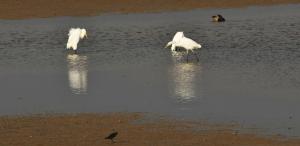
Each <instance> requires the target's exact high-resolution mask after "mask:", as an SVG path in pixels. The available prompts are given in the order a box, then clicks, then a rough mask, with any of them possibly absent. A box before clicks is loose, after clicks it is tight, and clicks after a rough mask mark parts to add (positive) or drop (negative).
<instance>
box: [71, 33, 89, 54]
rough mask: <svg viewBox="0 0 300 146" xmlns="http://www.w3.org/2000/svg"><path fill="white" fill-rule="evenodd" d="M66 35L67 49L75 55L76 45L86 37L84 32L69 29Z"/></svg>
mask: <svg viewBox="0 0 300 146" xmlns="http://www.w3.org/2000/svg"><path fill="white" fill-rule="evenodd" d="M68 35H69V39H68V43H67V49H71V48H72V49H73V50H74V51H75V53H77V44H78V42H79V40H80V39H83V38H84V37H87V33H86V30H85V29H81V28H71V29H70V31H69V34H68Z"/></svg>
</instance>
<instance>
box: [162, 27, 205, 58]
mask: <svg viewBox="0 0 300 146" xmlns="http://www.w3.org/2000/svg"><path fill="white" fill-rule="evenodd" d="M169 46H171V50H172V51H175V49H176V47H182V48H184V49H185V50H186V53H187V58H186V60H187V61H188V59H189V51H192V53H194V49H199V48H201V45H200V44H198V43H197V42H195V41H194V40H192V39H190V38H187V37H185V36H184V34H183V32H177V33H176V34H175V35H174V37H173V40H172V41H170V42H168V44H167V45H166V47H165V48H167V47H169ZM194 55H195V56H196V57H197V60H198V61H199V58H198V56H197V55H196V54H194Z"/></svg>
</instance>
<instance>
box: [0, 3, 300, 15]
mask: <svg viewBox="0 0 300 146" xmlns="http://www.w3.org/2000/svg"><path fill="white" fill-rule="evenodd" d="M299 2H300V0H222V1H219V0H209V1H207V0H184V1H183V0H164V1H161V0H77V1H75V0H64V1H61V0H48V1H45V0H22V1H21V0H12V1H9V0H6V1H2V2H1V5H0V18H1V19H24V18H40V17H53V16H90V15H99V14H101V13H107V12H121V13H135V12H160V11H171V10H188V9H196V8H211V7H217V8H226V7H244V6H251V5H273V4H291V3H299Z"/></svg>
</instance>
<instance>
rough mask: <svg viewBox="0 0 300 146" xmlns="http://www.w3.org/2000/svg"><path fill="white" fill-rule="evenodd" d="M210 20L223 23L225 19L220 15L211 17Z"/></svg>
mask: <svg viewBox="0 0 300 146" xmlns="http://www.w3.org/2000/svg"><path fill="white" fill-rule="evenodd" d="M211 18H212V21H213V22H225V18H224V17H223V16H222V15H220V14H218V15H214V16H211Z"/></svg>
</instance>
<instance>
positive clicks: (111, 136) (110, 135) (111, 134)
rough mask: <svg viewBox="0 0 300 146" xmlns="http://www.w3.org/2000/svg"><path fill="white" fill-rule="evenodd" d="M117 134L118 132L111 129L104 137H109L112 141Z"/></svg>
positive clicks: (112, 141)
mask: <svg viewBox="0 0 300 146" xmlns="http://www.w3.org/2000/svg"><path fill="white" fill-rule="evenodd" d="M117 135H118V132H117V131H115V130H113V132H112V133H110V134H109V135H108V136H107V137H105V138H104V139H110V140H111V143H114V142H115V141H114V138H115V137H116V136H117Z"/></svg>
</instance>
